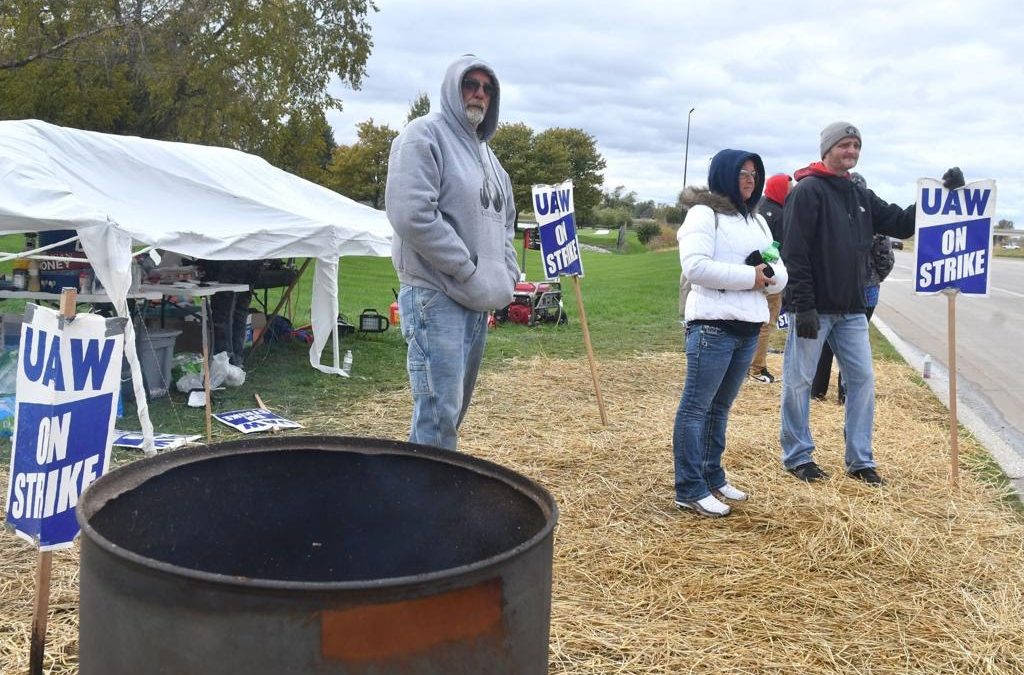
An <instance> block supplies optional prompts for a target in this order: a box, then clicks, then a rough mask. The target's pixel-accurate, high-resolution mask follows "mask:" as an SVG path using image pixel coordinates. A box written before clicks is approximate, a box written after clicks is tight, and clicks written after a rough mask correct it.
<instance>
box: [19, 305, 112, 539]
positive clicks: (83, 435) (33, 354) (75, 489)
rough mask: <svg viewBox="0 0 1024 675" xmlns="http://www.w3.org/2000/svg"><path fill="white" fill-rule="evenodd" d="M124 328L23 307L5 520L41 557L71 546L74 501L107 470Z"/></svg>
mask: <svg viewBox="0 0 1024 675" xmlns="http://www.w3.org/2000/svg"><path fill="white" fill-rule="evenodd" d="M54 297H57V296H54ZM124 324H125V319H123V318H114V319H104V318H103V317H101V316H97V315H95V314H79V315H78V316H76V317H75V318H74V319H73V320H67V319H65V318H64V317H62V316H61V315H60V313H58V312H56V311H54V310H52V309H47V308H45V307H38V306H36V305H32V304H30V305H27V306H26V309H25V320H24V323H23V324H22V328H21V352H20V354H19V358H18V380H17V394H16V398H15V421H14V436H13V440H12V444H11V480H10V484H9V485H8V488H7V522H8V523H9V524H10V525H12V526H13V527H14V530H15V532H17V533H18V534H19V535H20V536H22V537H25V538H26V539H29V540H30V541H38V542H39V549H40V550H42V551H48V550H54V549H59V548H67V547H69V546H71V544H72V542H73V541H74V539H75V537H76V536H78V522H77V521H76V520H75V505H76V504H77V503H78V498H79V497H80V496H81V494H82V491H83V490H85V488H86V487H88V485H89V484H90V483H92V482H93V481H94V480H96V479H97V478H99V477H100V476H102V475H103V474H104V473H105V472H106V470H107V467H108V466H109V464H110V440H111V435H112V433H113V430H114V421H115V419H116V412H117V411H116V404H117V392H118V390H119V389H120V386H121V357H122V353H123V351H124Z"/></svg>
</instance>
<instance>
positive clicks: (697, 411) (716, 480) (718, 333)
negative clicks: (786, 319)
mask: <svg viewBox="0 0 1024 675" xmlns="http://www.w3.org/2000/svg"><path fill="white" fill-rule="evenodd" d="M757 337H758V336H757V333H755V334H754V335H751V336H750V337H738V336H736V335H733V334H732V333H729V332H726V331H724V330H722V329H721V328H719V327H718V326H708V325H704V324H692V325H688V326H687V327H686V384H685V386H684V387H683V395H682V398H680V400H679V409H678V410H677V411H676V423H675V428H674V429H673V431H672V454H673V456H674V459H675V468H676V499H677V500H678V501H683V502H692V501H696V500H698V499H703V498H704V497H707V496H708V495H709V494H711V491H712V490H717V489H718V488H720V487H722V486H723V485H725V483H726V480H725V471H724V470H722V453H723V452H725V428H726V423H727V422H728V419H729V408H731V407H732V402H733V401H734V400H735V399H736V395H737V394H738V393H739V391H740V386H741V385H742V384H743V382H744V380H745V379H746V377H747V369H748V368H749V367H750V360H751V359H752V358H753V356H754V350H755V349H756V348H757Z"/></svg>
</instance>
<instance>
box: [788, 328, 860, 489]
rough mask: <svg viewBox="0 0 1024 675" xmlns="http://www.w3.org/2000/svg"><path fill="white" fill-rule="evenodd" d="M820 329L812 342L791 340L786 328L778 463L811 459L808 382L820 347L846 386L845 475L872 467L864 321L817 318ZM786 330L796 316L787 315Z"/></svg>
mask: <svg viewBox="0 0 1024 675" xmlns="http://www.w3.org/2000/svg"><path fill="white" fill-rule="evenodd" d="M818 320H819V321H820V323H821V327H820V328H819V330H818V337H817V339H814V340H808V339H806V338H800V337H797V336H796V330H795V329H794V328H790V331H789V337H788V338H787V340H786V353H785V355H784V358H783V361H782V431H781V434H780V441H781V442H782V465H783V466H784V467H785V468H787V469H792V468H794V467H797V466H800V465H801V464H806V463H807V462H811V461H813V457H812V454H813V452H814V439H813V438H811V427H810V396H811V382H812V380H813V379H814V372H815V369H816V368H817V365H818V358H819V357H820V355H821V349H822V345H824V344H825V341H826V340H828V345H829V347H831V348H832V351H833V352H834V353H835V355H836V358H837V359H838V360H839V369H840V370H841V371H842V373H843V385H844V386H845V387H846V427H845V431H846V457H845V461H846V471H847V472H851V471H857V470H858V469H864V468H867V467H873V466H875V461H874V458H873V457H872V454H871V434H872V427H873V425H874V419H875V375H874V370H873V369H872V365H871V343H870V342H869V340H868V320H867V317H865V316H864V315H863V314H819V315H818ZM789 323H790V326H795V325H796V315H790V317H789Z"/></svg>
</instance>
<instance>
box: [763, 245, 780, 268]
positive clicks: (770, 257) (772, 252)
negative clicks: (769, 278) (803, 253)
mask: <svg viewBox="0 0 1024 675" xmlns="http://www.w3.org/2000/svg"><path fill="white" fill-rule="evenodd" d="M780 246H782V244H780V243H779V242H777V241H773V242H772V245H771V246H768V247H767V248H765V249H763V250H762V251H761V258H763V259H764V261H765V262H766V263H773V262H776V261H778V259H779V255H780V254H779V247H780Z"/></svg>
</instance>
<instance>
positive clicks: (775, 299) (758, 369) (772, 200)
mask: <svg viewBox="0 0 1024 675" xmlns="http://www.w3.org/2000/svg"><path fill="white" fill-rule="evenodd" d="M792 185H793V178H792V177H791V176H790V175H789V174H785V173H777V174H775V175H774V176H772V177H771V178H769V179H768V180H767V181H765V184H764V196H763V197H761V201H760V202H758V204H757V212H758V213H760V214H761V215H762V216H763V217H764V219H765V222H767V223H768V229H769V230H770V231H771V233H772V239H774V240H775V241H777V242H779V243H782V205H783V204H785V203H786V195H788V194H789V188H790V187H791V186H792ZM781 308H782V294H781V293H774V294H771V295H769V296H768V312H769V317H768V321H767V322H765V323H763V324H761V334H760V335H759V336H758V338H757V349H755V350H754V360H753V361H751V362H750V377H752V378H753V379H755V380H757V381H758V382H764V383H766V384H770V383H772V382H774V381H775V379H776V378H775V375H773V374H772V372H771V371H769V370H768V363H767V358H768V337H769V336H770V335H771V333H772V331H773V330H775V325H776V323H778V320H779V310H780V309H781Z"/></svg>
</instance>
